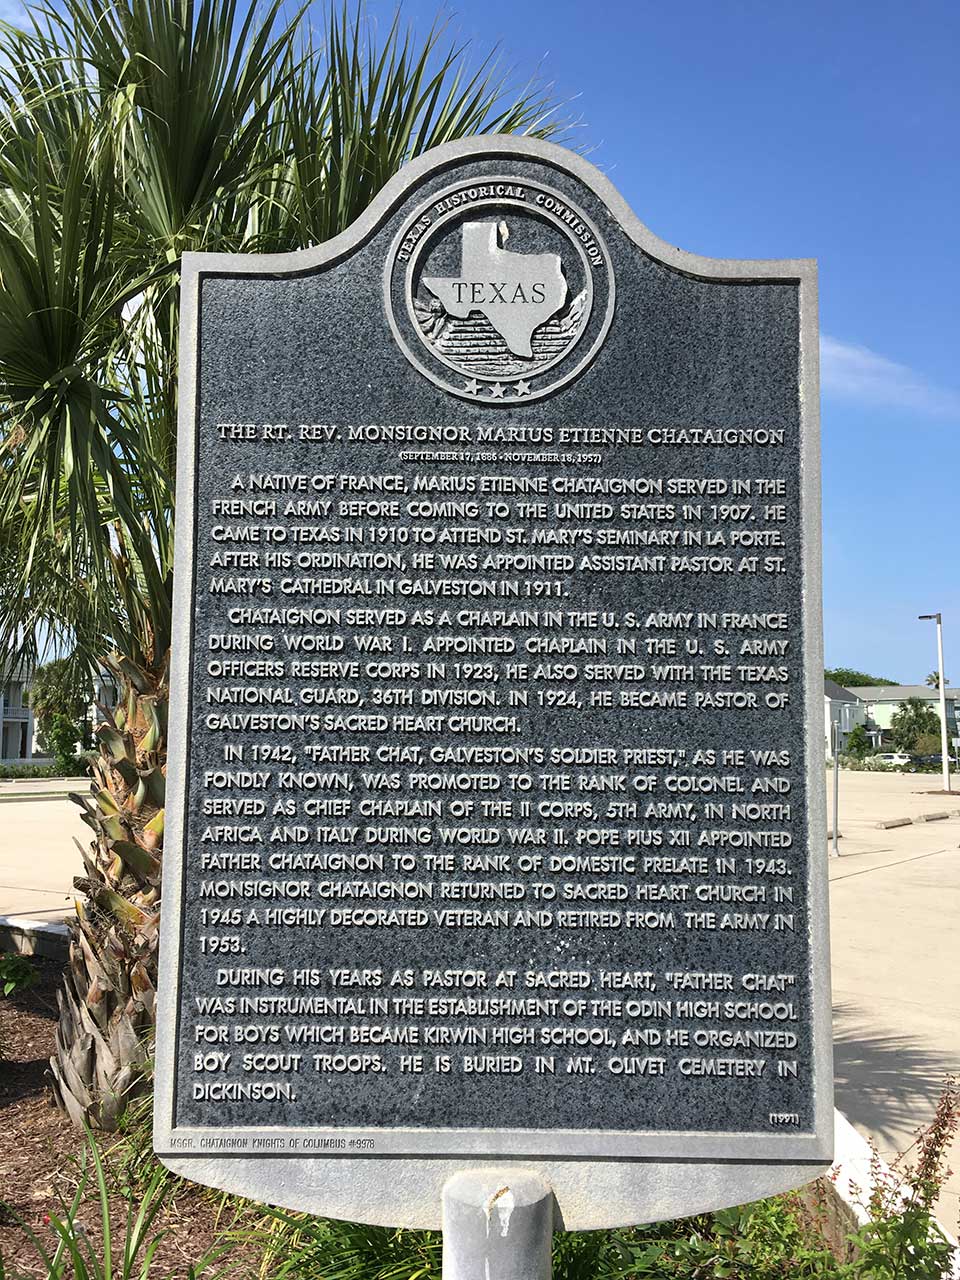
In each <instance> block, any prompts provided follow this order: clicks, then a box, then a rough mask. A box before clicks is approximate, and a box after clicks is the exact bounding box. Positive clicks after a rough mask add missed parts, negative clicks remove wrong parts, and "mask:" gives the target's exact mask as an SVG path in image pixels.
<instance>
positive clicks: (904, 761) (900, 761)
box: [875, 751, 913, 769]
mask: <svg viewBox="0 0 960 1280" xmlns="http://www.w3.org/2000/svg"><path fill="white" fill-rule="evenodd" d="M875 758H876V759H877V760H882V761H883V763H884V764H888V765H890V767H891V768H892V769H902V768H903V767H904V766H905V765H908V764H912V763H913V757H912V756H910V754H909V753H908V752H906V751H881V752H880V754H879V755H877V756H876V757H875Z"/></svg>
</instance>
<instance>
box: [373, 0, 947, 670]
mask: <svg viewBox="0 0 960 1280" xmlns="http://www.w3.org/2000/svg"><path fill="white" fill-rule="evenodd" d="M367 9H368V12H369V14H370V15H371V16H372V17H374V18H375V19H376V20H377V21H378V22H380V21H381V20H382V21H384V22H387V21H389V19H390V17H391V16H392V14H393V11H394V5H393V3H392V2H391V3H382V2H381V0H368V4H367ZM402 12H403V14H404V15H405V16H406V18H407V19H408V20H409V21H410V22H411V23H412V24H413V25H414V26H415V28H417V29H419V30H425V29H426V28H427V27H428V26H429V23H430V21H431V19H432V18H433V17H434V15H435V14H436V12H437V6H436V4H434V3H430V0H409V2H407V3H405V4H404V5H403V9H402ZM446 12H447V14H448V17H449V21H450V28H451V30H452V31H455V32H459V33H460V34H461V35H463V36H467V37H470V38H471V39H472V40H473V41H474V42H475V47H476V48H477V49H487V48H489V47H490V46H491V45H493V44H495V43H497V42H499V43H500V45H501V47H502V50H503V57H504V60H505V61H506V62H508V63H509V64H511V65H513V66H515V67H516V68H517V69H518V71H519V72H521V73H524V74H526V73H528V72H529V71H531V70H533V69H536V68H538V67H539V68H540V69H541V71H542V73H543V74H544V75H545V76H546V78H548V79H549V80H551V81H553V82H554V83H555V85H556V89H557V92H558V93H559V94H560V95H561V96H562V97H564V98H568V99H571V102H570V108H569V110H570V112H571V113H573V114H574V115H576V116H577V117H579V118H580V120H581V122H582V124H581V127H579V128H578V129H577V130H576V133H575V137H576V141H577V144H578V145H579V146H583V147H587V148H589V154H590V158H591V159H592V160H593V162H594V163H595V164H597V165H599V166H600V168H601V169H603V170H604V171H605V172H606V173H607V174H608V176H609V177H610V178H611V179H612V180H613V181H614V182H615V183H616V184H617V185H618V186H619V188H620V189H621V191H622V192H623V194H624V195H625V196H626V198H627V199H628V200H629V201H630V203H631V204H632V205H633V207H634V209H635V210H636V212H637V214H638V215H639V217H640V218H641V219H642V220H643V221H644V222H645V223H646V224H647V225H648V226H649V227H650V228H651V229H652V230H653V231H655V232H656V233H657V234H658V235H660V236H662V237H663V238H664V239H666V240H669V241H670V242H672V243H674V244H677V245H680V246H682V247H683V248H685V249H690V250H693V251H695V252H697V253H703V254H709V255H712V256H717V257H735V258H740V257H743V258H748V257H815V258H818V259H819V262H820V305H821V326H822V331H823V333H824V335H826V337H825V341H824V351H823V356H824V359H823V494H824V594H825V642H826V660H827V663H828V665H830V666H841V665H842V666H854V667H857V668H859V669H860V670H865V671H868V672H870V673H872V674H874V675H880V676H886V677H892V678H896V679H900V680H903V681H904V682H913V681H917V682H922V681H923V678H924V677H925V676H926V674H927V672H928V671H930V670H932V669H933V668H934V667H935V666H936V649H935V643H934V634H933V628H932V625H931V624H930V623H920V622H918V621H916V616H917V614H918V613H929V612H932V611H935V610H937V609H940V610H941V611H942V612H943V615H944V636H945V647H946V658H945V662H944V666H945V667H946V672H947V676H948V677H952V682H953V683H954V684H956V685H960V586H958V572H957V570H958V558H960V502H958V501H957V495H958V494H960V469H958V462H960V450H958V447H957V441H958V431H960V364H958V349H960V343H958V329H960V321H958V308H957V298H958V296H960V254H958V250H957V237H958V234H960V217H958V207H960V147H958V136H960V110H958V107H960V75H958V71H957V66H958V53H960V5H958V4H957V3H956V0H914V2H913V3H909V4H908V3H906V2H905V0H898V2H897V3H888V2H886V0H830V2H829V3H828V2H827V0H802V2H801V0H689V2H687V0H656V3H653V2H651V0H634V2H631V0H593V3H584V0H576V3H574V0H550V2H549V3H547V2H546V0H469V2H468V3H464V4H462V5H461V6H460V7H459V8H450V9H448V10H447V11H446Z"/></svg>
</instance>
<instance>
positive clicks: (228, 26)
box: [0, 0, 557, 1128]
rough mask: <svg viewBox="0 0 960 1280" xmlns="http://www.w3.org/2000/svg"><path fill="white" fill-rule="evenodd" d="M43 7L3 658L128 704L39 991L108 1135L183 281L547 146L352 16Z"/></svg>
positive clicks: (142, 873) (433, 36)
mask: <svg viewBox="0 0 960 1280" xmlns="http://www.w3.org/2000/svg"><path fill="white" fill-rule="evenodd" d="M279 10H280V0H273V2H272V4H271V6H270V7H269V8H268V10H267V11H266V12H265V13H263V12H257V13H256V17H255V14H254V9H253V8H252V7H250V8H249V9H247V10H246V11H245V12H242V11H238V9H237V7H236V0H116V3H113V4H111V5H109V7H101V4H99V3H98V4H96V5H95V6H94V7H89V2H88V0H63V3H62V4H58V5H57V6H55V7H51V8H49V9H42V10H41V9H36V10H33V11H31V15H30V19H29V23H28V26H27V28H26V29H25V30H17V29H14V28H12V27H9V26H6V25H3V26H0V550H2V552H3V564H4V569H3V576H2V579H0V651H4V649H6V648H15V649H16V650H17V651H18V653H19V654H20V655H22V656H23V657H25V658H26V659H27V660H29V661H31V662H36V661H37V660H38V659H39V658H40V656H41V651H42V650H44V649H46V650H48V651H49V650H51V649H52V650H53V651H54V652H68V651H69V652H74V653H76V654H77V660H78V661H79V662H81V663H85V664H86V665H87V666H88V668H91V669H92V668H94V667H95V666H96V665H97V664H101V665H103V666H105V667H107V668H108V669H109V670H110V672H111V673H112V675H113V676H114V678H115V680H116V682H117V684H118V687H119V688H120V691H121V694H120V698H119V703H118V706H117V707H116V709H115V710H114V711H112V712H108V711H105V710H104V711H103V712H102V718H101V722H100V724H99V725H98V728H97V731H96V740H97V749H96V756H95V758H94V759H93V760H92V764H91V770H92V775H93V783H92V787H91V795H90V797H77V799H78V802H79V803H80V804H81V806H82V808H83V818H84V820H85V822H86V823H87V824H88V825H89V826H90V828H91V830H92V832H93V835H94V839H93V842H92V844H91V846H90V847H89V849H83V850H81V853H82V857H83V866H84V874H83V875H81V876H78V877H77V879H76V880H75V885H76V887H77V888H78V890H80V892H81V895H82V896H81V897H80V898H79V900H78V902H77V904H76V919H75V920H74V921H73V926H72V941H71V946H70V961H69V966H68V968H67V971H66V974H65V979H64V985H63V989H62V992H61V996H60V1020H59V1025H58V1029H57V1048H56V1053H55V1055H54V1057H53V1059H52V1063H51V1065H52V1071H53V1076H54V1081H55V1093H56V1096H57V1098H58V1100H59V1101H60V1103H61V1104H62V1105H63V1106H64V1107H65V1108H66V1109H67V1111H68V1112H69V1114H70V1116H71V1117H72V1118H73V1120H74V1121H75V1122H76V1123H77V1124H78V1125H79V1124H81V1123H82V1122H84V1121H86V1122H87V1123H90V1124H92V1125H94V1126H99V1127H102V1128H112V1127H114V1126H115V1125H116V1123H117V1120H118V1118H119V1116H120V1114H121V1112H122V1110H123V1108H124V1105H125V1102H126V1100H127V1097H128V1096H129V1094H130V1092H131V1091H132V1090H133V1089H134V1087H135V1086H136V1084H137V1081H138V1079H139V1078H140V1071H141V1067H142V1064H143V1063H144V1061H145V1059H146V1055H147V1054H148V1052H149V1033H150V1030H151V1028H152V1025H153V1021H154V999H155V985H156V972H157V970H156V960H157V934H158V925H159V914H160V900H161V870H162V849H163V826H164V789H165V776H166V754H165V749H166V708H167V693H168V688H167V670H168V660H169V647H170V635H171V625H170V619H171V581H172V556H173V517H174V495H173V489H172V482H171V477H172V475H173V472H174V464H175V457H176V355H175V353H176V343H177V327H178V293H177V287H178V283H179V271H178V264H179V260H180V256H181V254H182V253H183V252H184V251H185V250H200V249H203V250H230V251H253V250H257V251H282V250H289V249H293V248H299V247H304V246H306V245H309V244H312V243H316V242H318V241H321V240H324V239H327V238H329V237H330V236H332V235H334V234H336V233H337V232H339V231H341V230H342V229H343V228H344V227H345V226H347V225H348V224H349V223H350V222H351V221H353V219H354V218H356V216H357V215H358V214H359V213H360V212H361V211H362V209H363V208H364V207H365V206H366V205H367V204H368V203H369V201H370V200H371V199H372V197H373V196H374V195H375V194H376V192H377V191H378V190H379V189H380V187H381V186H382V185H383V184H384V183H385V182H386V181H387V180H388V179H389V178H390V177H391V176H392V175H393V174H394V173H395V172H396V171H397V169H398V168H399V167H400V166H401V165H402V164H403V163H404V162H405V161H407V160H409V159H411V158H413V157H414V156H417V155H419V154H421V153H422V152H424V151H426V150H427V149H429V148H430V147H433V146H436V145H438V144H439V143H441V142H446V141H449V140H451V139H454V138H458V137H463V136H466V135H469V134H474V133H480V132H526V133H530V134H533V135H535V136H539V137H545V136H550V135H553V134H555V133H556V131H557V126H556V122H555V117H554V114H553V111H552V108H551V105H550V95H549V90H546V89H543V88H541V87H539V86H538V85H537V84H535V83H534V84H530V85H527V86H526V87H521V88H520V89H519V90H516V91H515V90H513V89H511V87H510V84H509V81H508V79H506V78H505V77H504V76H503V75H502V74H501V73H500V72H499V71H498V70H497V68H496V65H495V64H494V62H492V61H491V60H490V59H487V60H486V61H484V62H483V63H481V64H480V66H479V68H478V69H476V70H473V71H471V70H469V69H468V65H467V62H466V58H465V53H464V50H463V49H461V48H457V47H455V46H451V47H448V46H446V44H445V43H444V38H443V34H442V31H441V30H440V29H439V28H437V27H434V28H433V29H432V30H431V31H430V32H429V33H428V34H427V35H426V37H425V38H423V39H422V40H420V41H417V40H416V39H415V38H414V37H413V36H412V35H411V34H409V33H407V32H405V31H404V30H402V29H401V27H400V26H399V25H398V23H397V22H394V24H393V26H392V27H391V28H390V29H389V30H388V31H387V32H386V33H385V35H384V36H383V37H382V39H380V40H379V41H378V40H377V39H375V38H374V36H373V35H372V34H371V32H370V30H369V29H368V28H367V26H366V25H365V24H364V23H363V22H362V21H361V20H360V19H359V18H356V19H351V18H350V17H349V16H348V14H347V12H346V9H343V10H340V11H338V12H336V13H331V14H330V16H329V19H328V20H327V23H326V29H325V31H324V33H323V39H322V42H321V41H318V39H317V37H315V36H314V35H313V33H312V32H311V31H310V29H309V27H308V25H307V22H306V18H305V17H304V14H303V12H301V13H300V14H299V15H298V16H297V17H296V18H294V19H293V21H291V22H289V23H286V24H285V23H283V22H282V21H281V20H280V17H279Z"/></svg>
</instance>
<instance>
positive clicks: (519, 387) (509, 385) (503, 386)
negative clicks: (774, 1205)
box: [463, 378, 530, 400]
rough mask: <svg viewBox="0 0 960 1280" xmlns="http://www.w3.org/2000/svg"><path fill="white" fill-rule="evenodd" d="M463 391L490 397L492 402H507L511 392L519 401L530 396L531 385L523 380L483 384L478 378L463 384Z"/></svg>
mask: <svg viewBox="0 0 960 1280" xmlns="http://www.w3.org/2000/svg"><path fill="white" fill-rule="evenodd" d="M463 389H464V391H466V393H467V394H468V395H471V396H476V397H477V398H478V399H479V398H480V397H481V396H489V398H490V399H491V400H505V399H508V398H509V395H510V392H511V390H512V391H513V392H514V393H515V394H516V396H517V398H518V399H519V398H520V397H521V396H528V395H529V394H530V383H529V382H527V381H525V380H524V379H523V378H521V379H520V380H519V381H518V382H481V381H480V380H479V379H478V378H468V379H467V380H466V382H464V384H463Z"/></svg>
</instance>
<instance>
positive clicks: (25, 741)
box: [0, 667, 34, 764]
mask: <svg viewBox="0 0 960 1280" xmlns="http://www.w3.org/2000/svg"><path fill="white" fill-rule="evenodd" d="M29 692H30V681H29V679H28V677H27V674H26V671H25V670H24V669H23V668H22V667H15V668H13V669H12V670H10V671H7V672H5V673H0V763H3V764H18V763H21V762H22V761H25V760H32V759H33V752H34V723H33V712H32V711H31V710H30V700H29Z"/></svg>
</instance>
